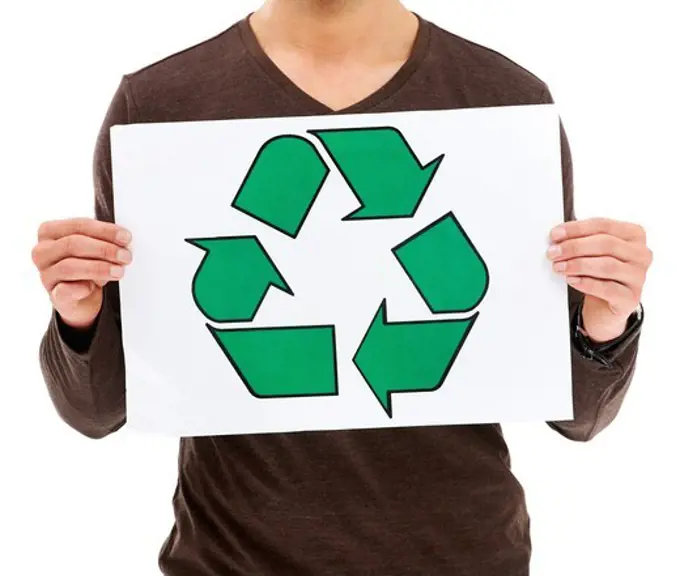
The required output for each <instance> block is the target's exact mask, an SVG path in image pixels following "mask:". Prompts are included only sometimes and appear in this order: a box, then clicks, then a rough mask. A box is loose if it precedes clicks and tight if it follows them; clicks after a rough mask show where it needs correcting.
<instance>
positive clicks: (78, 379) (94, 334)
mask: <svg viewBox="0 0 680 576" xmlns="http://www.w3.org/2000/svg"><path fill="white" fill-rule="evenodd" d="M132 109H133V102H132V98H131V95H130V91H129V86H128V80H127V78H126V77H123V79H122V80H121V82H120V84H119V86H118V88H117V90H116V92H115V94H114V96H113V99H112V101H111V103H110V105H109V108H108V110H107V113H106V116H105V118H104V122H103V124H102V126H101V128H100V130H99V134H98V136H97V140H96V144H95V150H94V165H93V172H94V173H93V178H94V191H95V194H94V211H95V217H96V218H97V219H98V220H103V221H107V222H113V221H114V210H113V184H112V174H111V141H110V135H109V130H110V128H111V126H114V125H116V124H127V123H129V122H130V121H131V112H132ZM39 357H40V365H41V369H42V373H43V377H44V380H45V383H46V385H47V390H48V392H49V395H50V398H51V400H52V402H53V404H54V406H55V408H56V410H57V413H58V414H59V416H60V417H61V418H62V419H63V420H64V422H66V423H67V424H68V425H69V426H71V427H72V428H73V429H75V430H76V431H78V432H80V433H81V434H83V435H85V436H87V437H89V438H103V437H104V436H107V435H108V434H111V433H112V432H114V431H116V430H118V429H119V428H121V427H122V426H123V425H124V423H125V367H124V358H123V346H122V338H121V329H120V298H119V291H118V283H117V282H111V283H109V284H107V285H106V286H105V288H104V299H103V305H102V310H101V312H100V314H99V317H98V318H97V321H96V322H95V325H94V326H93V327H92V328H91V329H90V330H88V331H79V330H74V329H72V328H70V327H68V326H67V325H66V324H64V323H63V322H62V321H61V319H60V317H59V314H58V313H57V312H56V311H55V310H53V311H52V316H51V319H50V321H49V324H48V326H47V330H46V331H45V334H44V335H43V338H42V340H41V343H40V350H39Z"/></svg>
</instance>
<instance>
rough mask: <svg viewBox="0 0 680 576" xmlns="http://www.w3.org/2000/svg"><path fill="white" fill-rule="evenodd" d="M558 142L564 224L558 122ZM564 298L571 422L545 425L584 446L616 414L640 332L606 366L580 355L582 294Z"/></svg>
mask: <svg viewBox="0 0 680 576" xmlns="http://www.w3.org/2000/svg"><path fill="white" fill-rule="evenodd" d="M552 102H553V100H552V97H551V96H550V93H549V92H548V93H547V96H546V103H552ZM560 140H561V149H562V176H563V187H564V216H565V220H566V221H571V220H575V219H576V215H575V210H574V170H573V165H572V156H571V150H570V145H569V140H568V138H567V134H566V131H565V129H564V125H563V123H562V122H560ZM568 294H569V296H568V303H569V317H570V319H571V327H570V330H571V342H572V346H571V358H572V364H571V365H572V394H573V403H574V418H573V419H572V420H569V421H559V422H548V425H549V426H550V427H551V428H552V429H554V430H555V431H557V432H558V433H559V434H561V435H562V436H564V437H566V438H568V439H570V440H574V441H578V442H586V441H589V440H591V439H593V438H594V437H595V436H597V434H599V433H600V432H601V431H603V430H604V429H605V428H607V427H608V426H609V425H610V424H611V423H612V421H613V420H614V418H615V417H616V416H617V415H618V413H619V410H620V408H621V406H622V404H623V401H624V398H625V396H626V393H627V391H628V388H629V387H630V384H631V381H632V379H633V375H634V373H635V367H636V360H637V354H638V344H639V339H640V330H639V327H638V328H637V329H635V330H633V331H632V332H631V333H630V334H629V335H628V336H627V337H626V338H624V339H622V340H621V341H620V342H618V343H617V345H616V346H615V347H613V348H612V349H610V350H609V351H608V352H609V354H608V358H609V360H608V362H607V363H603V362H600V361H598V360H597V358H592V357H589V356H587V355H586V354H584V353H583V352H582V348H581V347H580V346H579V345H578V342H577V339H576V337H575V333H576V330H575V328H576V321H577V318H578V313H579V310H580V306H581V304H582V302H583V294H582V293H580V292H578V291H577V290H575V289H574V288H572V287H571V286H569V287H568Z"/></svg>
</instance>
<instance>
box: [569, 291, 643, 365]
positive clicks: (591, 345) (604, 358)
mask: <svg viewBox="0 0 680 576" xmlns="http://www.w3.org/2000/svg"><path fill="white" fill-rule="evenodd" d="M643 321H644V309H643V307H642V304H640V306H638V309H637V310H636V311H635V312H633V313H632V314H631V315H630V317H629V318H628V323H627V325H626V329H625V330H624V331H623V333H622V334H621V335H620V336H618V337H617V338H614V339H613V340H609V341H607V342H594V341H593V340H591V339H590V338H588V336H587V335H586V334H585V332H584V331H583V328H582V326H583V300H581V302H580V303H579V305H578V307H577V308H576V311H575V313H574V317H573V319H572V342H573V344H574V347H575V348H576V350H577V351H578V352H579V354H581V356H583V357H585V358H587V359H588V360H592V361H593V362H597V363H599V364H602V365H604V366H607V367H608V368H612V367H613V366H614V362H615V361H616V359H617V358H618V357H619V356H620V355H621V354H622V353H623V352H624V351H625V350H626V349H627V348H628V346H629V345H630V344H631V343H632V342H633V340H635V338H637V336H638V335H639V333H640V330H641V329H642V323H643Z"/></svg>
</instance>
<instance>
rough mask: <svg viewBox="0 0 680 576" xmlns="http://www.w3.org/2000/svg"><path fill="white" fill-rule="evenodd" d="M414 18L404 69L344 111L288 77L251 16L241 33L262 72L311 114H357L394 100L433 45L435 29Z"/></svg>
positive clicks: (242, 23) (421, 19)
mask: <svg viewBox="0 0 680 576" xmlns="http://www.w3.org/2000/svg"><path fill="white" fill-rule="evenodd" d="M414 15H415V16H416V17H417V18H418V31H417V33H416V37H415V40H414V42H413V46H412V48H411V53H410V55H409V57H408V59H407V60H406V61H405V62H404V64H402V66H401V68H399V69H398V70H397V72H396V73H395V74H394V75H393V76H392V77H391V78H390V79H389V80H388V81H387V82H386V83H385V84H383V85H382V86H381V87H380V88H378V89H377V90H376V91H375V92H373V93H372V94H369V95H368V96H366V97H365V98H363V99H362V100H360V101H358V102H356V103H354V104H351V105H350V106H346V107H345V108H341V109H340V110H334V109H333V108H331V107H329V106H327V105H326V104H324V103H323V102H321V101H319V100H317V99H316V98H314V97H312V96H311V95H310V94H308V93H307V92H305V91H304V90H302V88H300V87H299V86H298V85H297V84H295V83H294V82H293V81H292V80H291V79H290V78H289V77H288V76H286V74H284V72H283V71H282V70H281V69H280V68H279V67H278V66H277V65H276V64H275V63H274V61H273V60H272V59H271V58H270V57H269V56H268V55H267V53H266V52H265V51H264V49H263V48H262V46H261V45H260V42H259V41H258V39H257V36H255V32H254V31H253V29H252V27H251V25H250V16H251V15H248V16H247V17H246V18H243V19H242V20H241V21H239V23H238V29H239V32H240V34H241V39H242V41H243V44H244V46H245V48H246V50H247V51H248V52H249V54H250V55H251V56H252V57H253V58H254V59H255V61H256V62H257V64H258V65H259V66H260V68H261V69H262V71H263V72H264V73H265V74H266V75H267V76H268V77H269V78H270V79H271V80H273V81H274V82H275V83H276V84H277V85H278V86H279V87H280V88H281V90H283V91H284V92H285V93H286V94H287V95H288V96H289V97H290V98H292V99H293V100H295V101H296V102H298V103H299V104H301V105H302V106H303V107H304V108H305V109H307V110H308V111H309V113H310V114H353V113H359V112H366V111H368V110H370V109H371V108H373V107H375V106H376V105H377V104H378V103H380V102H382V101H384V100H386V99H388V98H390V97H392V96H394V95H395V94H396V93H397V92H398V91H399V90H400V89H401V88H402V87H403V86H404V84H406V82H407V81H408V79H409V78H410V77H411V75H412V74H413V73H414V72H415V71H416V70H417V69H418V67H419V66H420V64H421V62H422V61H423V60H424V58H425V56H426V55H427V51H428V48H429V44H430V33H431V26H430V23H429V22H428V21H427V20H425V19H423V18H421V17H420V16H419V15H418V14H415V13H414Z"/></svg>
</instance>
